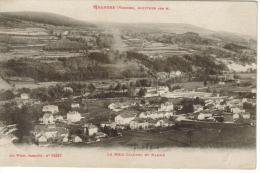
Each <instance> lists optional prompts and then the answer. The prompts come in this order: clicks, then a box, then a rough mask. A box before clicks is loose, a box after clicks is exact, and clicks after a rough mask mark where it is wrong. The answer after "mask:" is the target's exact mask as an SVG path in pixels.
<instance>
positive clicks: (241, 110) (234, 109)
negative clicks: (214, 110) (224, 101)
mask: <svg viewBox="0 0 260 173" xmlns="http://www.w3.org/2000/svg"><path fill="white" fill-rule="evenodd" d="M231 112H232V113H234V114H239V113H245V110H244V109H240V108H237V107H234V108H231Z"/></svg>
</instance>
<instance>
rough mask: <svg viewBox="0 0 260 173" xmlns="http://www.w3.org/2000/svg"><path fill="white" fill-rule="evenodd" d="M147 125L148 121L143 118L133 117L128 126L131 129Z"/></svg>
mask: <svg viewBox="0 0 260 173" xmlns="http://www.w3.org/2000/svg"><path fill="white" fill-rule="evenodd" d="M148 126H149V123H148V122H147V121H144V120H140V119H135V120H132V121H131V122H130V128H131V129H140V128H141V129H147V128H148Z"/></svg>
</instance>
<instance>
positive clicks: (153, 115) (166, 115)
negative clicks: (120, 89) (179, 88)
mask: <svg viewBox="0 0 260 173" xmlns="http://www.w3.org/2000/svg"><path fill="white" fill-rule="evenodd" d="M171 116H173V112H157V111H146V112H142V113H140V114H139V118H151V119H158V118H170V117H171Z"/></svg>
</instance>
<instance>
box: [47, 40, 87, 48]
mask: <svg viewBox="0 0 260 173" xmlns="http://www.w3.org/2000/svg"><path fill="white" fill-rule="evenodd" d="M86 48H87V44H86V43H81V42H78V41H71V40H67V39H62V40H57V41H56V42H50V43H49V44H48V45H46V46H44V47H43V49H44V50H49V51H53V50H61V51H64V50H66V51H79V50H84V49H86Z"/></svg>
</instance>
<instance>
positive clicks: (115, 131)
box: [100, 126, 118, 137]
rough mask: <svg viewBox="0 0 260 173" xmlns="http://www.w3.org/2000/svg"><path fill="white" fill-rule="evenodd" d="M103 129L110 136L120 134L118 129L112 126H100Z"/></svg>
mask: <svg viewBox="0 0 260 173" xmlns="http://www.w3.org/2000/svg"><path fill="white" fill-rule="evenodd" d="M100 129H101V131H102V132H103V133H105V134H107V135H108V136H111V137H115V136H118V131H117V130H116V129H113V128H111V127H107V126H104V127H103V128H100Z"/></svg>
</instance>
